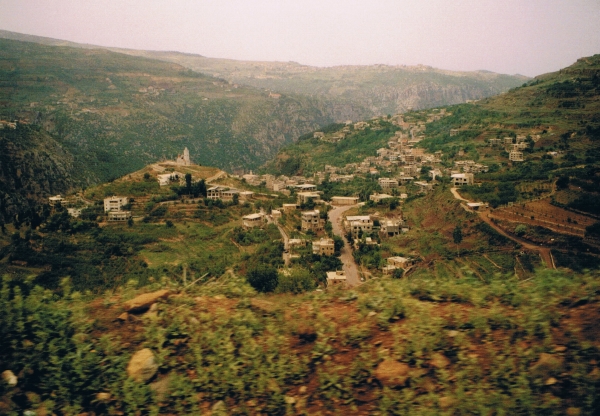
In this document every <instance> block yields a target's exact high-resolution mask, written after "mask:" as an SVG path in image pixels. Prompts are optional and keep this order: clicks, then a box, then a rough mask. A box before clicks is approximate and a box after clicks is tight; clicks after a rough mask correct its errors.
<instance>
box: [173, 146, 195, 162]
mask: <svg viewBox="0 0 600 416" xmlns="http://www.w3.org/2000/svg"><path fill="white" fill-rule="evenodd" d="M175 164H177V165H179V166H190V165H191V164H192V162H191V161H190V151H189V150H188V148H187V147H186V148H185V149H183V154H182V155H177V159H175Z"/></svg>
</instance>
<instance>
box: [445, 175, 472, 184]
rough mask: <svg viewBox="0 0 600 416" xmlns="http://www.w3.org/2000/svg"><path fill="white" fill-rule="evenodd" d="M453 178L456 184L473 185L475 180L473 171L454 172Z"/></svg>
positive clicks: (453, 182)
mask: <svg viewBox="0 0 600 416" xmlns="http://www.w3.org/2000/svg"><path fill="white" fill-rule="evenodd" d="M451 179H452V184H453V185H454V186H463V185H473V182H474V177H473V174H472V173H454V174H452V176H451Z"/></svg>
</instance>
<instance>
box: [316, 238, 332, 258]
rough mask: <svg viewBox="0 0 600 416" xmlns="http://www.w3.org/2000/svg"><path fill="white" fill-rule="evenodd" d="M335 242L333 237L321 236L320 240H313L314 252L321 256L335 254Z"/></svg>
mask: <svg viewBox="0 0 600 416" xmlns="http://www.w3.org/2000/svg"><path fill="white" fill-rule="evenodd" d="M334 247H335V245H334V243H333V239H331V238H321V239H320V240H319V241H313V243H312V248H313V254H318V255H320V256H333V252H334Z"/></svg>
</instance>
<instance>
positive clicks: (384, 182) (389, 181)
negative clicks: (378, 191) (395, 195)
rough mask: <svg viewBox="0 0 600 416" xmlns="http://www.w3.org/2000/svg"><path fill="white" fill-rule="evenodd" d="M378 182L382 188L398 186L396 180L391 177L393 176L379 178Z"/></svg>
mask: <svg viewBox="0 0 600 416" xmlns="http://www.w3.org/2000/svg"><path fill="white" fill-rule="evenodd" d="M378 182H379V186H381V188H382V189H390V188H397V187H398V180H396V179H393V178H379V180H378Z"/></svg>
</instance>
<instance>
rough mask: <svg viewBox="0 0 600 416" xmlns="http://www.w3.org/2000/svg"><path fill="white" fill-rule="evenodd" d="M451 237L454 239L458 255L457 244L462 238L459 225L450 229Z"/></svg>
mask: <svg viewBox="0 0 600 416" xmlns="http://www.w3.org/2000/svg"><path fill="white" fill-rule="evenodd" d="M452 239H453V240H454V244H456V254H457V255H458V245H459V244H460V243H461V241H462V239H463V235H462V229H461V228H460V225H457V226H456V227H454V231H452Z"/></svg>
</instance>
